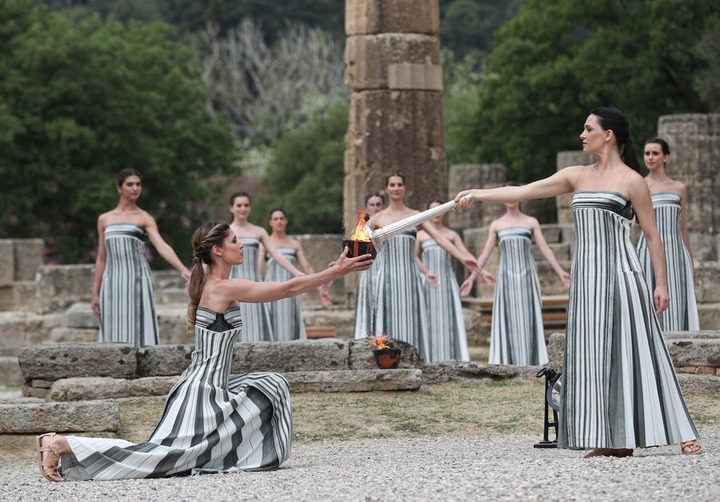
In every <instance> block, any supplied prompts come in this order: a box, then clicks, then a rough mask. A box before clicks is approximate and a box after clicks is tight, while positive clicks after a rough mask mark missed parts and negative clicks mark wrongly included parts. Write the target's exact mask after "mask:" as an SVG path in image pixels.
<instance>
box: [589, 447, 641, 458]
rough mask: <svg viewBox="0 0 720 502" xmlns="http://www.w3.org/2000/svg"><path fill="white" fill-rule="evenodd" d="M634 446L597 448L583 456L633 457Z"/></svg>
mask: <svg viewBox="0 0 720 502" xmlns="http://www.w3.org/2000/svg"><path fill="white" fill-rule="evenodd" d="M632 456H633V450H632V448H595V449H594V450H593V451H591V452H590V453H588V454H587V455H585V456H584V457H583V458H593V457H618V458H622V457H632Z"/></svg>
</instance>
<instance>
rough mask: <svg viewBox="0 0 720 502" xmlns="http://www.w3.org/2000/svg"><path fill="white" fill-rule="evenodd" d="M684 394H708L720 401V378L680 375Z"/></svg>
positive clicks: (679, 380)
mask: <svg viewBox="0 0 720 502" xmlns="http://www.w3.org/2000/svg"><path fill="white" fill-rule="evenodd" d="M678 382H680V388H681V389H682V391H683V393H684V394H707V395H710V396H712V397H714V398H715V399H720V378H718V377H717V376H710V375H688V374H678Z"/></svg>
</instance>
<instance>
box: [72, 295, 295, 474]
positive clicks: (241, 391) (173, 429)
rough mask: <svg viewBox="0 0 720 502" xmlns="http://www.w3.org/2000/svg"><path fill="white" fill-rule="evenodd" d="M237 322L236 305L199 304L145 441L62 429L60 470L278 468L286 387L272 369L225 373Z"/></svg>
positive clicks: (286, 441) (285, 443) (287, 407)
mask: <svg viewBox="0 0 720 502" xmlns="http://www.w3.org/2000/svg"><path fill="white" fill-rule="evenodd" d="M242 324H243V323H242V321H241V317H240V309H239V308H238V307H232V308H230V309H229V310H227V311H226V312H224V313H222V314H220V313H216V312H213V311H211V310H208V309H204V308H202V307H200V308H198V309H197V317H196V321H195V350H194V351H193V353H192V359H191V361H190V366H189V367H188V368H187V369H186V370H185V372H184V373H183V374H182V375H181V377H180V379H179V380H178V382H177V383H176V384H175V386H174V387H173V388H172V390H171V391H170V394H169V395H168V398H167V401H166V403H165V409H164V411H163V415H162V418H161V419H160V423H159V424H158V425H157V427H156V428H155V431H154V432H153V433H152V435H151V436H150V439H149V440H148V441H147V443H142V444H133V443H130V442H129V441H125V440H122V439H108V438H86V437H79V436H66V437H67V441H68V443H69V444H70V448H71V449H72V451H73V453H72V454H70V455H63V457H62V460H61V468H62V471H61V473H62V476H63V477H65V478H66V479H74V480H87V479H93V480H109V479H130V478H157V477H163V476H170V475H173V474H194V473H200V472H223V471H235V470H270V469H276V468H278V467H279V466H280V464H282V463H283V462H284V461H285V460H287V459H288V458H289V456H290V446H291V439H292V414H291V403H290V390H289V387H288V383H287V380H285V378H284V377H283V376H282V375H279V374H276V373H250V374H245V375H240V376H230V369H231V366H232V359H233V347H234V343H235V340H236V338H237V337H238V335H239V334H240V331H241V329H242Z"/></svg>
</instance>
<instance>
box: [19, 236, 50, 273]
mask: <svg viewBox="0 0 720 502" xmlns="http://www.w3.org/2000/svg"><path fill="white" fill-rule="evenodd" d="M43 247H44V243H43V241H42V239H13V248H14V251H15V280H16V281H35V274H36V273H37V269H38V267H40V265H42V264H43Z"/></svg>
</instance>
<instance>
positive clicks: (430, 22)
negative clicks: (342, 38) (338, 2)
mask: <svg viewBox="0 0 720 502" xmlns="http://www.w3.org/2000/svg"><path fill="white" fill-rule="evenodd" d="M439 28H440V2H439V0H419V1H418V0H347V1H346V2H345V33H347V34H348V35H362V34H370V33H426V34H429V35H432V34H436V33H437V32H438V29H439Z"/></svg>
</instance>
